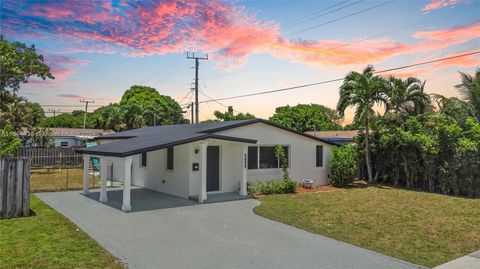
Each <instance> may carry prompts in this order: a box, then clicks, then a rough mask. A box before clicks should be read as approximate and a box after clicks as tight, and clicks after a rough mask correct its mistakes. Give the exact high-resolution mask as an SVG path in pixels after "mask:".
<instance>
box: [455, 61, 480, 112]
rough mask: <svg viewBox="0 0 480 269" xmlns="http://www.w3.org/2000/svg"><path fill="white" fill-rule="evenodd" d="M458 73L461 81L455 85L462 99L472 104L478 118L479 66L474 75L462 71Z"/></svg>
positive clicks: (479, 107)
mask: <svg viewBox="0 0 480 269" xmlns="http://www.w3.org/2000/svg"><path fill="white" fill-rule="evenodd" d="M459 73H460V77H461V79H462V82H461V83H460V84H458V85H456V86H455V87H456V88H457V89H458V90H459V91H460V93H461V94H462V97H463V100H465V101H468V102H469V103H470V104H471V105H472V107H473V109H474V111H475V117H476V118H477V119H478V120H480V68H478V69H477V71H476V72H475V76H472V75H470V74H466V73H463V72H459Z"/></svg>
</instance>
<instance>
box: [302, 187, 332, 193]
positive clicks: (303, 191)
mask: <svg viewBox="0 0 480 269" xmlns="http://www.w3.org/2000/svg"><path fill="white" fill-rule="evenodd" d="M336 190H338V188H337V187H334V186H332V185H325V186H318V187H312V188H310V189H308V188H304V187H298V188H297V193H307V192H327V191H336Z"/></svg>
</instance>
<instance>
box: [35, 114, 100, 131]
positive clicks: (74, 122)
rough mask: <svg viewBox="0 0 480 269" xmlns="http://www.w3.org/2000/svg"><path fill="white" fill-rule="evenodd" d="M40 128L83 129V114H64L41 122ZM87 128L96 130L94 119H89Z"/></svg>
mask: <svg viewBox="0 0 480 269" xmlns="http://www.w3.org/2000/svg"><path fill="white" fill-rule="evenodd" d="M38 126H42V127H49V128H83V112H82V113H81V114H80V113H78V112H74V113H73V112H72V113H62V114H59V115H56V116H54V117H48V118H45V119H43V120H42V121H40V123H39V124H38ZM86 128H94V123H93V119H91V118H90V117H87V126H86Z"/></svg>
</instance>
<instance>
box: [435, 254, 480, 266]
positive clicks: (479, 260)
mask: <svg viewBox="0 0 480 269" xmlns="http://www.w3.org/2000/svg"><path fill="white" fill-rule="evenodd" d="M474 268H480V251H477V252H474V253H472V254H469V255H466V256H463V257H460V258H458V259H455V260H453V261H449V262H447V263H444V264H442V265H440V266H437V267H435V269H474Z"/></svg>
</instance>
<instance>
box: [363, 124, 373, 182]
mask: <svg viewBox="0 0 480 269" xmlns="http://www.w3.org/2000/svg"><path fill="white" fill-rule="evenodd" d="M369 140H370V134H369V132H368V116H367V117H366V118H365V161H366V163H367V173H368V183H373V177H372V164H371V162H370V141H369Z"/></svg>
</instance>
